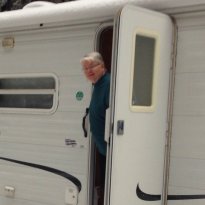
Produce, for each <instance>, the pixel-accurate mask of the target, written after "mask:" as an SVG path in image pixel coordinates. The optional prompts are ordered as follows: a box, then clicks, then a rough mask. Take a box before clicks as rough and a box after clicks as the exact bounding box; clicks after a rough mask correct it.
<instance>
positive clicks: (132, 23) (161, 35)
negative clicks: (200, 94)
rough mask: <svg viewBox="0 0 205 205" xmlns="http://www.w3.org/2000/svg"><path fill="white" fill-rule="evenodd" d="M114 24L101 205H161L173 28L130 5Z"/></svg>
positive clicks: (166, 19) (164, 19)
mask: <svg viewBox="0 0 205 205" xmlns="http://www.w3.org/2000/svg"><path fill="white" fill-rule="evenodd" d="M117 21H118V22H117V23H116V25H118V26H117V28H115V29H116V30H115V33H116V35H117V36H118V37H117V38H118V39H115V48H114V49H115V52H116V53H114V55H113V56H115V57H113V58H114V59H113V64H114V65H113V66H114V72H113V74H112V80H113V82H112V88H113V87H114V89H113V90H112V91H111V96H112V99H111V115H112V116H111V118H112V119H111V124H112V125H113V132H112V133H111V140H110V141H111V144H110V149H108V152H110V156H111V157H110V158H109V161H110V162H109V163H110V177H109V179H110V180H108V181H109V182H108V183H107V189H108V191H107V193H106V194H107V195H106V199H107V204H110V205H116V204H118V205H125V204H127V205H140V204H147V203H149V204H150V201H153V202H152V203H151V204H152V205H153V204H161V200H162V195H163V172H164V158H165V145H166V132H167V127H168V126H167V123H168V122H167V113H168V112H167V110H168V96H169V94H168V91H169V73H170V67H171V53H172V41H173V37H172V35H173V25H172V21H171V19H170V18H169V17H168V16H167V15H164V14H161V13H159V12H154V11H149V10H146V9H142V8H138V7H136V6H131V5H127V6H125V7H124V8H123V9H122V11H121V13H120V16H119V17H118V18H117ZM108 193H109V194H108ZM146 201H149V202H146Z"/></svg>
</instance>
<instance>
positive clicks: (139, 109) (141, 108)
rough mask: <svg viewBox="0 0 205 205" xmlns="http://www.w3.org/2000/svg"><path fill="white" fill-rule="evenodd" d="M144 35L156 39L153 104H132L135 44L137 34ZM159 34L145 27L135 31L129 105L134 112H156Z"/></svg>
mask: <svg viewBox="0 0 205 205" xmlns="http://www.w3.org/2000/svg"><path fill="white" fill-rule="evenodd" d="M137 35H140V36H144V37H148V38H153V39H155V48H154V55H153V56H154V58H153V80H152V91H151V93H152V94H151V105H150V106H143V105H133V104H132V95H133V85H134V72H135V52H136V51H135V44H136V36H137ZM159 48H160V46H159V34H158V33H157V32H156V31H153V30H146V29H144V28H138V29H136V30H135V31H134V32H133V48H132V60H131V62H132V63H131V66H132V71H131V78H130V79H131V80H130V98H129V105H130V110H131V111H132V112H154V110H155V107H156V95H157V92H156V91H157V90H156V89H157V72H158V67H159Z"/></svg>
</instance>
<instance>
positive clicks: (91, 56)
mask: <svg viewBox="0 0 205 205" xmlns="http://www.w3.org/2000/svg"><path fill="white" fill-rule="evenodd" d="M85 61H94V62H98V63H100V64H103V65H104V61H103V58H102V55H101V54H100V53H98V52H91V53H88V54H86V55H85V56H84V57H83V58H82V59H81V60H80V63H81V64H83V63H84V62H85Z"/></svg>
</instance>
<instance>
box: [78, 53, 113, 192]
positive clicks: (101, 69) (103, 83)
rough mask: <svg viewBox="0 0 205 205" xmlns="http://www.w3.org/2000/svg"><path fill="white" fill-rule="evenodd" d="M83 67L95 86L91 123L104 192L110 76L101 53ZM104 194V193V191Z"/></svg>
mask: <svg viewBox="0 0 205 205" xmlns="http://www.w3.org/2000/svg"><path fill="white" fill-rule="evenodd" d="M80 62H81V65H82V68H83V71H84V74H85V77H86V78H87V79H88V80H89V81H90V82H91V83H92V84H93V92H92V97H91V101H90V106H89V121H90V129H91V133H92V138H93V140H94V143H95V144H96V148H97V152H99V159H98V160H99V161H98V163H99V167H100V172H101V173H100V175H101V176H100V178H101V180H102V181H103V182H102V186H103V187H102V188H103V190H104V181H105V163H106V146H107V145H106V142H105V140H104V134H105V114H106V109H107V108H108V107H109V95H110V94H109V92H110V74H109V73H108V72H107V69H106V68H105V63H104V61H103V58H102V56H101V54H100V53H98V52H91V53H88V54H86V55H85V56H84V57H83V58H82V59H81V61H80ZM103 192H104V191H103Z"/></svg>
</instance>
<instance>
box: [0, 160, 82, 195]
mask: <svg viewBox="0 0 205 205" xmlns="http://www.w3.org/2000/svg"><path fill="white" fill-rule="evenodd" d="M0 160H5V161H9V162H13V163H17V164H22V165H25V166H29V167H33V168H37V169H41V170H44V171H47V172H51V173H53V174H56V175H59V176H62V177H64V178H66V179H68V180H69V181H71V182H72V183H73V184H75V185H76V186H77V188H78V191H79V192H80V191H81V188H82V186H81V182H80V181H79V180H78V179H77V178H76V177H74V176H72V175H70V174H68V173H66V172H63V171H61V170H58V169H55V168H52V167H47V166H43V165H40V164H33V163H29V162H23V161H18V160H14V159H9V158H4V157H0Z"/></svg>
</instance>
